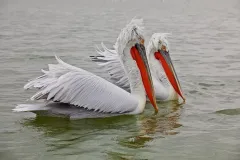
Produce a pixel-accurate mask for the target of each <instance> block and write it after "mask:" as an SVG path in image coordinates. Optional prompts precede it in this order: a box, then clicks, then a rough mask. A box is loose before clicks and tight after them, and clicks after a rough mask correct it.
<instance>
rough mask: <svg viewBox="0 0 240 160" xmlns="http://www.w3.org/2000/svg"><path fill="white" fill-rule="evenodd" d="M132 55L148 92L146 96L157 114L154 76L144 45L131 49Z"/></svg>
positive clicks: (137, 45)
mask: <svg viewBox="0 0 240 160" xmlns="http://www.w3.org/2000/svg"><path fill="white" fill-rule="evenodd" d="M130 52H131V55H132V57H133V59H134V60H135V61H136V63H137V66H138V68H139V71H140V73H141V77H142V82H143V85H144V88H145V91H146V94H147V96H148V98H149V100H150V102H151V103H152V105H153V107H154V109H155V112H156V113H157V112H158V106H157V103H156V97H155V92H154V88H153V84H152V76H151V72H150V69H149V65H148V60H147V56H146V51H145V47H144V45H143V44H138V43H136V45H135V46H134V47H132V48H131V51H130Z"/></svg>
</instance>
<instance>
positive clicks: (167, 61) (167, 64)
mask: <svg viewBox="0 0 240 160" xmlns="http://www.w3.org/2000/svg"><path fill="white" fill-rule="evenodd" d="M155 57H156V59H158V60H159V61H160V63H161V64H162V66H163V69H164V71H165V73H166V75H167V77H168V80H169V82H170V83H171V85H172V86H173V88H174V90H175V91H176V92H177V93H178V95H179V96H180V97H181V98H182V99H183V101H185V98H184V96H183V93H182V89H181V86H180V82H179V80H178V77H177V74H176V72H175V69H174V66H173V64H172V60H171V58H170V55H169V53H168V52H166V51H162V50H161V51H158V52H155Z"/></svg>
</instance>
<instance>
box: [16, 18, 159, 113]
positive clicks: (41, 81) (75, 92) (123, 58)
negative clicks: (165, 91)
mask: <svg viewBox="0 0 240 160" xmlns="http://www.w3.org/2000/svg"><path fill="white" fill-rule="evenodd" d="M116 51H117V54H118V56H119V61H120V63H121V64H122V66H123V69H124V71H125V72H126V75H127V77H128V79H129V85H130V90H131V93H129V92H127V91H125V90H124V89H122V88H120V87H118V86H116V85H114V84H112V83H110V82H109V81H107V80H105V79H103V78H101V77H99V76H97V75H95V74H93V73H90V72H88V71H86V70H83V69H81V68H77V67H75V66H72V65H70V64H67V63H65V62H63V61H62V60H61V59H60V58H58V57H57V56H55V57H56V60H57V62H58V64H49V70H48V71H45V70H42V72H43V73H44V74H43V75H42V76H40V77H38V78H36V79H33V80H30V81H29V82H28V83H27V84H26V85H25V86H24V89H32V88H36V89H39V91H38V92H37V93H36V94H34V95H33V96H32V97H31V100H32V101H38V100H42V99H43V100H45V102H44V103H40V104H20V105H18V106H16V107H15V108H14V109H13V111H15V112H33V113H36V114H38V113H39V114H40V113H41V114H42V113H43V112H44V114H45V115H58V114H61V115H64V116H69V117H70V118H72V117H77V118H89V117H92V115H94V116H96V117H98V116H97V115H98V113H99V114H112V115H116V114H117V115H118V114H139V113H142V112H143V110H144V108H145V104H146V94H147V96H148V98H149V100H150V102H151V103H152V105H153V107H154V109H155V112H158V106H157V104H156V98H155V94H154V88H153V85H152V78H151V73H150V71H149V65H148V62H147V56H146V51H145V48H144V37H143V21H142V20H141V19H133V20H132V21H131V22H130V23H129V24H128V25H126V27H125V28H124V29H122V31H121V33H120V35H119V36H118V38H117V42H116ZM52 103H66V104H71V107H69V108H66V107H63V108H64V111H63V110H61V109H63V108H61V107H58V108H57V107H56V105H49V104H52ZM72 105H73V106H74V107H72ZM56 108H57V109H56ZM72 108H74V113H72V112H70V111H69V110H71V109H72ZM84 111H86V112H84ZM90 113H94V114H90ZM76 114H78V115H77V116H76ZM90 115H91V116H90Z"/></svg>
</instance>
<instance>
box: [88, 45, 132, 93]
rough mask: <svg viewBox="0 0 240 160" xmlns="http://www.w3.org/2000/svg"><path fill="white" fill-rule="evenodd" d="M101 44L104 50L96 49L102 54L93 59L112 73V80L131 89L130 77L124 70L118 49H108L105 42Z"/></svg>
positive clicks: (128, 89)
mask: <svg viewBox="0 0 240 160" xmlns="http://www.w3.org/2000/svg"><path fill="white" fill-rule="evenodd" d="M101 45H102V48H103V51H102V50H100V49H99V48H97V50H96V51H97V53H98V54H99V55H100V56H96V57H93V58H92V60H93V61H97V62H98V65H99V66H101V67H102V69H103V70H104V71H105V72H107V73H108V74H109V75H110V79H111V82H113V83H114V84H116V85H117V86H119V87H121V88H124V89H126V90H127V91H130V84H129V81H128V77H127V75H126V73H125V72H124V69H123V66H122V64H121V62H120V60H119V56H118V54H117V52H116V50H111V49H108V48H107V47H106V46H105V45H104V44H103V43H101Z"/></svg>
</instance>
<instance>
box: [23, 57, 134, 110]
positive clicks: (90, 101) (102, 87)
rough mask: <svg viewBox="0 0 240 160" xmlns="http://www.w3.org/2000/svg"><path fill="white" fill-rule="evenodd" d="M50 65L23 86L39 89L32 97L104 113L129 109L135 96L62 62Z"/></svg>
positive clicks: (32, 98) (131, 108)
mask: <svg viewBox="0 0 240 160" xmlns="http://www.w3.org/2000/svg"><path fill="white" fill-rule="evenodd" d="M56 59H57V61H58V64H51V65H49V71H44V72H43V73H44V75H42V76H40V77H38V78H36V79H33V80H32V81H30V82H29V83H28V84H26V85H25V86H24V88H25V89H29V88H38V89H39V88H40V90H39V91H38V92H37V93H36V94H35V95H33V96H32V97H31V100H40V99H46V100H48V101H51V100H52V101H57V102H62V103H69V104H73V105H75V106H79V107H83V108H85V109H88V110H95V111H99V112H104V113H125V112H132V111H134V110H135V109H136V107H137V106H138V101H137V99H136V98H135V97H134V96H132V95H131V94H130V93H128V92H127V91H125V90H123V89H121V88H119V87H117V86H116V85H114V84H112V83H110V82H108V81H106V80H104V79H103V78H101V77H98V76H96V75H94V74H92V73H90V72H88V71H85V70H83V69H81V68H77V67H74V66H72V65H69V64H67V63H65V62H63V61H62V60H61V59H60V58H58V57H57V56H56Z"/></svg>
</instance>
